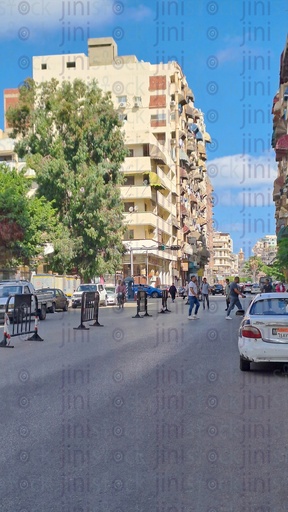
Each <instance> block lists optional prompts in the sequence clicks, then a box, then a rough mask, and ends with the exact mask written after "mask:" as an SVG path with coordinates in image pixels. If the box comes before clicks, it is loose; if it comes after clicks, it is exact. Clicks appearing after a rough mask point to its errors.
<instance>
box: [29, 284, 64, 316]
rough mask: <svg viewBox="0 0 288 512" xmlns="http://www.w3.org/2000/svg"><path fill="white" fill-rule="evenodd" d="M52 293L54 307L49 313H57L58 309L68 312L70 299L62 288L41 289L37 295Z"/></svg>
mask: <svg viewBox="0 0 288 512" xmlns="http://www.w3.org/2000/svg"><path fill="white" fill-rule="evenodd" d="M38 292H39V293H40V292H50V293H51V294H52V297H53V298H52V306H51V307H50V308H49V309H48V312H49V313H55V311H56V310H57V309H62V310H63V311H68V306H69V299H68V297H67V296H66V295H65V294H64V292H63V291H62V290H60V288H41V289H40V290H36V293H38Z"/></svg>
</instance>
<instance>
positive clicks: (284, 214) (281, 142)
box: [271, 38, 288, 240]
mask: <svg viewBox="0 0 288 512" xmlns="http://www.w3.org/2000/svg"><path fill="white" fill-rule="evenodd" d="M287 109H288V38H287V40H286V44H285V48H284V50H283V52H282V54H281V58H280V80H279V90H278V92H277V93H276V95H275V96H274V99H273V106H272V114H273V133H272V141H271V145H272V147H273V148H274V149H275V156H276V162H278V176H277V178H276V180H275V181H274V190H273V201H274V203H275V219H276V234H277V236H278V240H280V239H281V238H282V237H283V236H285V237H288V110H287Z"/></svg>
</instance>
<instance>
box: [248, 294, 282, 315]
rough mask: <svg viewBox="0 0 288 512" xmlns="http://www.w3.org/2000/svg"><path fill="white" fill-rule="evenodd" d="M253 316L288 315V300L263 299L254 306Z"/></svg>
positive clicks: (252, 309)
mask: <svg viewBox="0 0 288 512" xmlns="http://www.w3.org/2000/svg"><path fill="white" fill-rule="evenodd" d="M250 314H251V315H287V316H288V299H286V298H285V299H284V298H283V299H277V298H275V299H274V298H273V299H263V300H258V301H257V302H254V304H252V306H251V309H250Z"/></svg>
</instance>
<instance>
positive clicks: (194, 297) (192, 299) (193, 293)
mask: <svg viewBox="0 0 288 512" xmlns="http://www.w3.org/2000/svg"><path fill="white" fill-rule="evenodd" d="M188 299H189V313H188V315H189V316H188V319H189V320H198V316H197V313H198V309H199V307H200V302H199V300H198V287H197V278H196V276H191V280H190V283H189V291H188ZM194 305H195V313H194V315H193V316H191V315H192V310H193V307H194Z"/></svg>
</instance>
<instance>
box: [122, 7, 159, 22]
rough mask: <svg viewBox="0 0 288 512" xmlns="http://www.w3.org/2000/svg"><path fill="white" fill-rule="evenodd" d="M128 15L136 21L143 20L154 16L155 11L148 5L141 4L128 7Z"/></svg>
mask: <svg viewBox="0 0 288 512" xmlns="http://www.w3.org/2000/svg"><path fill="white" fill-rule="evenodd" d="M127 14H128V17H129V18H130V19H132V20H134V21H142V20H143V19H145V18H149V17H150V18H151V19H152V16H153V11H152V10H151V9H149V7H146V5H143V4H140V5H138V7H134V8H133V7H131V8H130V9H127Z"/></svg>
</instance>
